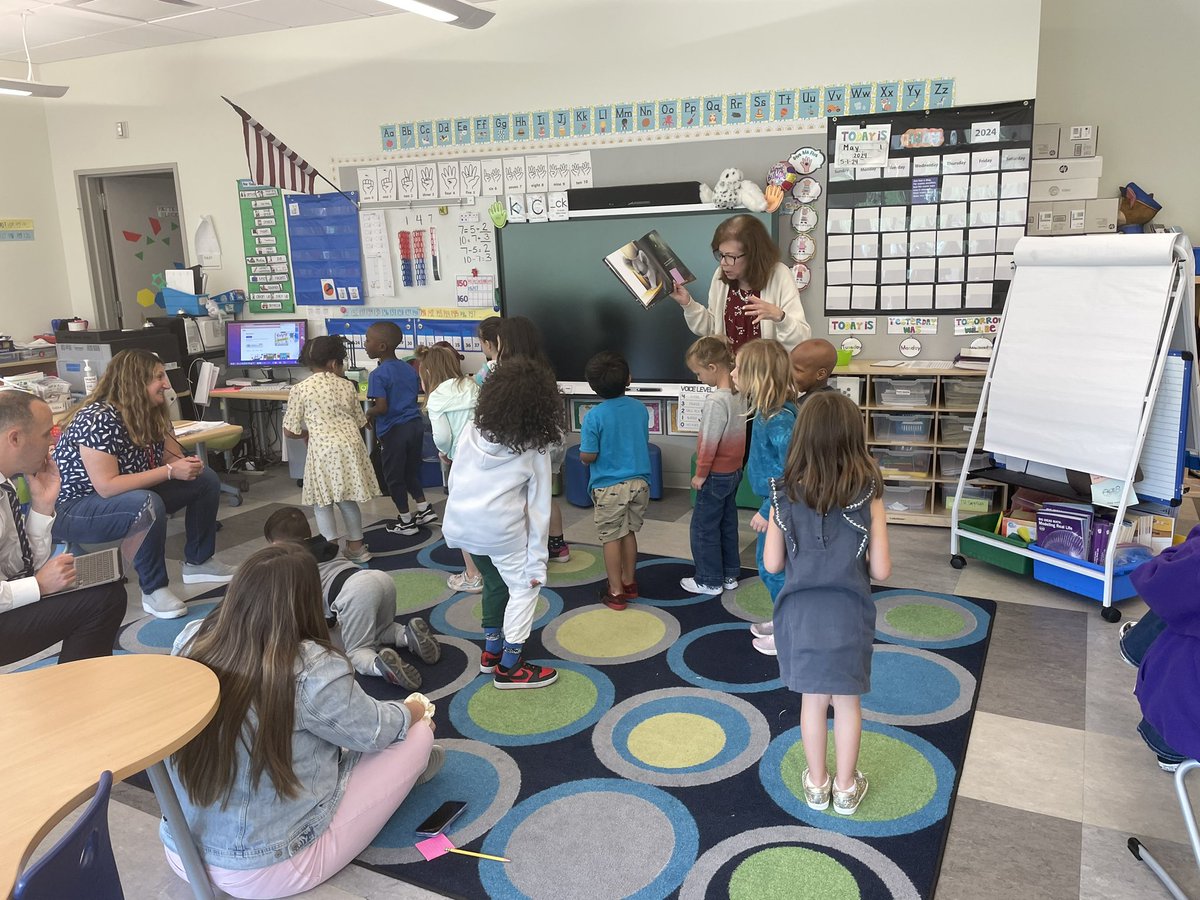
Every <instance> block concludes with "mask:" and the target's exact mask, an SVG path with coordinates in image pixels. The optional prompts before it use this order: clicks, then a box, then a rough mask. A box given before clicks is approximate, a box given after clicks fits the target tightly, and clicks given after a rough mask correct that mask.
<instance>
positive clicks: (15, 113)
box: [0, 66, 91, 340]
mask: <svg viewBox="0 0 1200 900" xmlns="http://www.w3.org/2000/svg"><path fill="white" fill-rule="evenodd" d="M16 68H17V69H19V71H15V70H14V69H12V68H9V69H4V70H0V75H4V76H6V77H17V78H24V77H25V67H24V66H19V67H16ZM53 102H55V101H53V100H34V99H31V98H28V97H5V96H0V135H3V141H2V143H0V219H33V224H34V239H33V240H32V241H11V242H10V241H2V242H0V332H4V333H6V334H11V335H12V336H13V337H15V338H17V339H18V340H26V339H28V338H29V337H30V336H32V335H34V334H40V333H42V332H44V331H47V330H49V328H50V319H52V318H58V317H63V316H69V315H71V314H72V310H73V309H79V308H86V309H90V308H91V304H90V300H89V302H88V303H87V304H85V305H84V306H82V307H81V306H79V304H78V303H75V302H73V301H72V298H71V294H70V293H69V291H68V289H67V277H66V266H65V264H64V257H63V244H62V231H63V229H62V228H61V227H60V213H59V207H58V204H57V201H56V198H55V194H54V189H53V184H54V178H53V172H52V169H51V163H50V142H49V140H48V137H47V132H46V116H45V113H44V109H45V105H46V104H47V103H53ZM78 221H79V219H78V216H74V215H73V216H72V218H71V219H70V220H69V221H68V225H69V226H70V227H77V226H78Z"/></svg>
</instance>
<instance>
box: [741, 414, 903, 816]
mask: <svg viewBox="0 0 1200 900" xmlns="http://www.w3.org/2000/svg"><path fill="white" fill-rule="evenodd" d="M882 492H883V480H882V478H881V476H880V473H879V466H878V465H876V463H875V460H874V459H873V458H872V457H871V455H870V454H869V453H868V452H867V447H866V442H865V440H864V435H863V425H862V415H861V413H860V412H859V410H858V407H857V406H855V405H854V403H853V402H852V401H851V400H849V399H848V398H846V397H844V396H843V395H842V394H839V393H838V392H836V391H825V392H822V393H819V394H816V395H814V396H813V397H811V398H809V400H808V402H807V403H805V404H804V406H803V407H801V409H800V413H799V415H798V416H797V417H796V427H795V430H794V431H793V432H792V442H791V444H790V446H789V447H788V455H787V464H786V466H785V467H784V472H783V478H782V479H772V480H771V521H770V523H769V525H768V527H767V539H766V545H765V546H764V548H763V565H764V567H765V568H766V570H767V571H768V572H780V571H783V572H784V573H785V574H784V583H783V588H782V589H781V590H780V592H779V596H778V599H777V600H776V601H775V617H774V623H775V646H776V648H777V649H778V653H779V673H780V676H781V677H782V678H783V683H784V684H785V685H787V687H788V688H790V689H791V690H793V691H797V692H798V693H800V694H801V695H802V698H801V706H800V734H801V737H802V738H803V741H804V756H805V759H806V761H807V762H808V767H807V768H805V770H804V773H803V784H804V799H805V802H806V803H807V804H808V805H809V806H810V807H811V808H812V809H816V810H823V809H828V808H829V801H830V795H831V794H832V797H833V808H834V810H835V811H836V812H838V813H841V814H842V815H847V816H848V815H852V814H853V813H854V812H856V811H857V810H858V805H859V803H861V802H862V799H863V797H864V796H865V795H866V793H867V779H866V777H865V776H864V775H863V774H862V773H861V772H859V771H858V750H859V744H860V742H861V739H862V703H861V698H862V695H863V694H865V693H867V692H868V691H869V690H870V689H871V653H872V644H873V643H874V639H875V604H874V602H873V601H872V599H871V579H872V578H874V579H876V580H883V579H884V578H887V577H888V575H889V574H891V559H890V556H889V554H888V541H887V523H886V520H885V518H884V511H883V500H882V499H881V495H882ZM831 704H832V706H833V742H834V750H835V755H836V759H837V772H836V777H833V778H831V777H830V773H829V771H828V769H827V767H826V764H825V755H826V735H827V722H826V710H827V709H828V707H829V706H830V705H831Z"/></svg>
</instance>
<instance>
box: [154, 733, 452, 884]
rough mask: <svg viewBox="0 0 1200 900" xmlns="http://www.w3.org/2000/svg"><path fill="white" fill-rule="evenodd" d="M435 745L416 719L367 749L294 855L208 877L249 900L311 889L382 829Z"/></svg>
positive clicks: (171, 857)
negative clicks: (319, 826)
mask: <svg viewBox="0 0 1200 900" xmlns="http://www.w3.org/2000/svg"><path fill="white" fill-rule="evenodd" d="M432 747H433V732H432V731H430V729H429V726H428V725H426V724H425V723H424V722H418V723H417V724H416V725H414V726H413V727H412V729H411V730H410V731H409V733H408V736H407V737H406V738H405V739H404V740H403V741H400V742H399V743H397V744H392V745H390V746H389V747H387V748H386V749H384V750H381V751H379V752H378V753H364V754H363V755H362V757H361V758H360V759H359V760H358V763H357V764H356V765H355V766H354V769H353V770H352V771H351V772H350V780H349V781H348V782H347V784H346V791H345V793H344V794H342V801H341V803H339V804H338V807H337V809H336V810H334V813H333V818H332V819H331V820H330V822H329V827H328V828H326V829H325V831H324V832H322V833H321V836H320V837H318V838H317V839H316V840H315V841H313V842H312V843H311V844H310V845H309V846H307V847H305V848H304V849H303V850H301V851H300V852H299V853H297V854H296V855H295V856H293V857H292V858H291V859H285V860H283V861H282V862H277V863H274V864H273V865H269V866H264V867H263V868H261V869H222V868H220V867H219V866H207V867H206V868H207V869H208V877H209V880H210V881H211V882H212V883H213V886H214V887H218V888H220V889H221V890H223V891H224V892H225V893H227V894H229V895H230V896H231V897H240V898H245V900H273V898H276V897H291V896H292V895H294V894H301V893H303V892H304V891H308V890H312V889H313V888H315V887H316V886H317V885H319V884H321V883H322V882H324V881H327V880H328V879H330V878H332V877H333V876H334V875H336V874H337V873H338V872H340V871H341V870H342V869H344V868H345V867H346V866H347V865H348V864H349V863H350V861H351V860H352V859H354V857H356V856H358V854H360V853H362V851H363V850H365V849H366V848H367V846H368V845H369V844H370V843H371V841H372V840H373V839H374V838H375V836H376V835H377V834H379V832H380V831H382V830H383V826H384V825H386V824H387V822H388V819H390V818H391V817H392V814H393V813H394V812H395V811H396V810H397V809H398V808H399V807H400V804H401V803H403V802H404V798H405V797H407V796H408V792H409V791H411V790H412V787H413V785H414V784H415V783H416V780H417V778H418V777H420V775H421V773H422V772H424V771H425V765H426V764H427V763H428V762H429V751H430V749H431V748H432ZM163 849H164V850H166V854H167V862H168V863H169V864H170V866H171V868H172V869H174V870H175V874H176V875H178V876H179V877H180V878H183V879H185V880H186V878H187V876H186V875H185V874H184V871H183V862H182V861H181V860H180V858H179V855H178V854H176V853H174V852H172V851H171V850H168V849H167V848H165V847H164V848H163Z"/></svg>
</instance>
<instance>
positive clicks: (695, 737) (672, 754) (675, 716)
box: [626, 712, 725, 769]
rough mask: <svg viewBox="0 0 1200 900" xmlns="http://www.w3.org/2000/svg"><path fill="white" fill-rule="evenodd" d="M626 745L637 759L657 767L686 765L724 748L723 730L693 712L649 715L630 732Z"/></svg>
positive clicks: (699, 763)
mask: <svg viewBox="0 0 1200 900" xmlns="http://www.w3.org/2000/svg"><path fill="white" fill-rule="evenodd" d="M626 746H627V747H628V748H629V752H630V753H631V754H633V756H634V758H635V759H637V760H638V761H639V762H642V763H645V764H646V765H648V766H657V767H658V768H660V769H686V768H689V767H691V766H699V765H701V764H703V763H706V762H708V761H709V760H710V759H712V758H713V757H715V756H716V755H717V754H718V753H720V752H721V751H722V750H723V749H724V748H725V730H724V729H723V728H722V727H721V726H720V725H718V724H717V723H716V722H714V721H713V720H712V719H709V718H706V717H704V716H698V715H696V714H695V713H681V712H673V713H663V714H662V715H661V716H652V717H651V718H649V719H646V720H645V721H644V722H639V723H638V725H637V726H636V727H635V728H634V729H633V730H632V731H631V732H629V738H628V740H627V743H626Z"/></svg>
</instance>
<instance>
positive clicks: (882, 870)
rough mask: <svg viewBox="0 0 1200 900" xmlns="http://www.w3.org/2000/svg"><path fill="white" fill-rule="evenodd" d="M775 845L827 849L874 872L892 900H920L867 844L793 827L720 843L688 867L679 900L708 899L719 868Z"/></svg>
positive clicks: (906, 881)
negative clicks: (754, 851)
mask: <svg viewBox="0 0 1200 900" xmlns="http://www.w3.org/2000/svg"><path fill="white" fill-rule="evenodd" d="M776 844H799V845H801V846H805V845H808V846H811V847H827V848H829V849H830V850H837V851H838V852H840V853H845V854H846V855H847V856H852V857H854V858H855V859H856V860H857V861H858V862H860V863H862V864H863V865H864V866H866V867H867V868H868V869H870V870H871V871H872V872H874V873H875V875H876V876H877V877H878V878H879V880H880V881H882V882H883V883H884V886H885V887H887V889H888V890H889V891H891V894H892V897H893V898H895V900H920V896H921V895H920V894H919V893H918V892H917V888H916V886H915V885H914V884H913V883H912V881H911V880H910V879H909V877H908V876H907V875H906V874H904V870H903V869H901V868H900V867H899V866H898V865H896V864H895V863H894V862H893V861H892V860H891V859H890V858H889V857H887V856H884V855H883V854H882V853H880V852H879V851H878V850H876V849H875V848H874V847H872V846H871V845H870V844H865V843H863V842H862V841H859V840H856V839H854V838H852V837H847V836H846V835H844V834H835V833H833V832H831V831H822V830H821V829H819V828H803V827H798V826H795V825H783V826H780V827H778V828H756V829H754V830H753V831H743V832H742V833H741V834H735V835H734V836H733V837H731V838H726V839H725V840H723V841H721V843H719V844H717V845H716V846H714V847H712V848H711V849H709V850H708V851H707V852H706V853H704V854H703V855H702V856H701V857H700V858H699V859H698V860H696V864H695V865H694V866H692V870H691V871H690V872H688V876H687V878H685V879H684V881H683V887H681V888H680V889H679V900H704V898H705V897H707V896H708V889H709V882H711V881H712V879H713V878H714V876H716V874H717V872H718V871H719V870H720V868H721V866H723V865H725V863H727V862H729V860H731V859H733V858H734V857H735V856H737V855H738V854H740V853H745V852H746V851H747V850H753V849H754V848H755V847H768V846H774V845H776Z"/></svg>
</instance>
